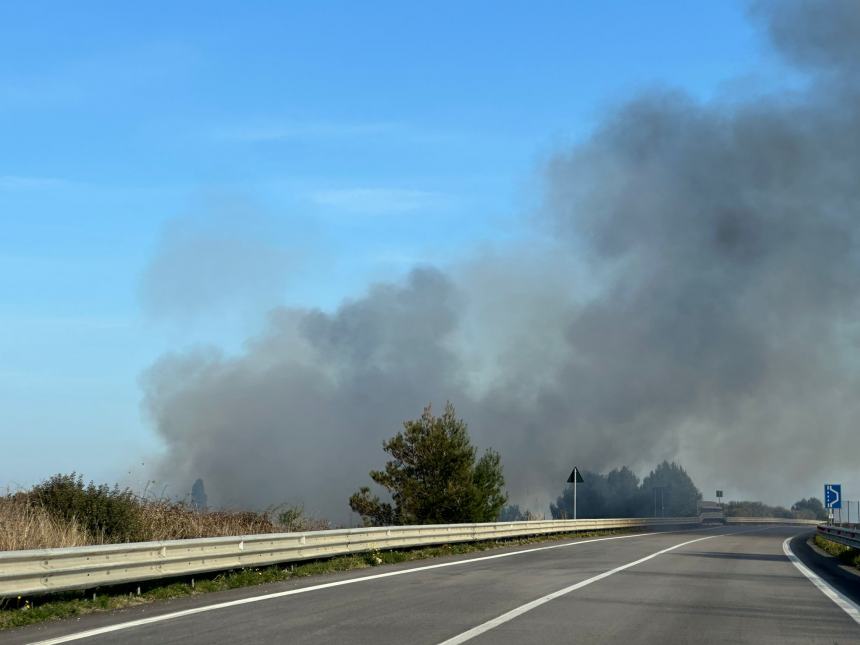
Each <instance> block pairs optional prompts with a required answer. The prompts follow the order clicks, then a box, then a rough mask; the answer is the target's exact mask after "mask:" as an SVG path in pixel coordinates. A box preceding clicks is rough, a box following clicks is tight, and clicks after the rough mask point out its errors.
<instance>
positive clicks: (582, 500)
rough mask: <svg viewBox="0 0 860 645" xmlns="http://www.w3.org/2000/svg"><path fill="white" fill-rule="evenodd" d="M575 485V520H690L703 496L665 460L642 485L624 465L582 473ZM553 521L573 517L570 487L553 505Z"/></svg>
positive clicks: (551, 509) (685, 475) (686, 477)
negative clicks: (624, 518) (654, 517)
mask: <svg viewBox="0 0 860 645" xmlns="http://www.w3.org/2000/svg"><path fill="white" fill-rule="evenodd" d="M582 477H583V480H584V481H583V482H582V483H581V484H578V485H577V489H576V502H577V517H653V516H663V517H692V516H693V515H697V514H698V512H699V511H698V504H699V500H701V499H702V494H701V493H700V492H699V489H698V488H696V485H695V484H694V483H693V480H692V479H690V476H689V475H688V474H687V471H685V470H684V469H683V468H682V467H681V466H679V465H678V464H676V463H674V462H672V463H669V462H668V461H664V462H663V463H661V464H659V465H658V466H657V467H656V468H654V469H653V470H652V471H651V472H650V473H649V474H648V475H647V476H646V477H645V478H644V479H643V480H642V481H641V482H640V481H639V478H638V477H637V476H636V475H635V474H634V473H633V471H631V470H630V469H629V468H627V467H626V466H625V467H623V468H616V469H614V470H612V471H610V472H608V473H606V474H605V475H604V474H603V473H598V472H592V471H586V470H583V471H582ZM550 511H551V512H552V516H553V518H555V519H566V518H571V517H573V486H566V487H565V489H564V491H563V492H562V494H561V495H560V496H559V497H558V499H557V500H556V502H555V504H551V505H550Z"/></svg>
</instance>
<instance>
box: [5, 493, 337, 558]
mask: <svg viewBox="0 0 860 645" xmlns="http://www.w3.org/2000/svg"><path fill="white" fill-rule="evenodd" d="M135 507H136V508H135V513H134V515H135V520H136V525H137V530H136V531H135V537H134V541H139V542H148V541H151V540H181V539H190V538H201V537H225V536H231V535H251V534H257V533H282V532H288V531H318V530H324V529H327V528H330V526H329V524H328V522H326V521H324V520H317V519H313V518H306V517H304V516H303V514H302V513H301V511H300V510H299V511H298V512H296V510H295V509H292V512H291V513H289V514H288V515H287V516H286V517H288V518H289V519H288V523H287V524H284V523H281V522H280V521H279V518H281V517H282V515H281V513H279V512H278V510H279V509H273V510H270V511H268V512H263V513H255V512H251V511H223V510H215V511H203V512H201V511H197V510H194V509H192V508H190V507H188V506H186V505H185V504H182V503H177V502H170V501H166V500H149V499H138V500H137V501H136V503H135ZM110 541H111V540H109V539H106V538H105V536H104V535H92V534H89V533H88V532H87V531H86V530H84V529H83V528H82V527H81V525H80V524H79V523H78V522H77V521H76V520H75V519H72V520H67V519H65V518H60V517H56V516H54V515H52V514H51V513H49V512H48V511H47V510H46V509H45V508H43V507H42V506H41V505H39V504H38V503H36V502H34V500H33V499H32V497H31V496H30V495H28V494H27V493H16V494H13V495H6V496H2V497H0V551H15V550H20V549H45V548H56V547H66V546H83V545H87V544H105V543H109V542H110Z"/></svg>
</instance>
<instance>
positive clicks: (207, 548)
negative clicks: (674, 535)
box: [0, 517, 699, 598]
mask: <svg viewBox="0 0 860 645" xmlns="http://www.w3.org/2000/svg"><path fill="white" fill-rule="evenodd" d="M690 524H699V518H698V517H684V518H669V517H667V518H636V519H591V520H537V521H528V522H495V523H485V524H439V525H422V526H390V527H373V528H358V529H337V530H331V531H311V532H306V533H268V534H260V535H245V536H237V537H220V538H199V539H191V540H168V541H163V542H136V543H130V544H109V545H103V546H82V547H68V548H62V549H37V550H32V551H4V552H0V598H3V597H16V596H25V595H34V594H43V593H50V592H55V591H65V590H71V589H91V588H93V587H101V586H106V585H116V584H125V583H130V582H138V581H142V580H155V579H159V578H172V577H176V576H191V575H194V574H199V573H207V572H212V571H225V570H230V569H242V568H249V567H261V566H267V565H273V564H281V563H285V562H296V561H301V560H313V559H319V558H329V557H333V556H338V555H348V554H352V553H363V552H368V551H377V550H386V549H398V548H411V547H418V546H430V545H438V544H450V543H454V542H475V541H480V540H498V539H504V538H515V537H527V536H534V535H547V534H552V533H570V532H580V531H600V530H611V529H635V528H651V527H655V526H675V525H677V526H681V525H690Z"/></svg>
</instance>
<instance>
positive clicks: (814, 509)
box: [725, 497, 827, 520]
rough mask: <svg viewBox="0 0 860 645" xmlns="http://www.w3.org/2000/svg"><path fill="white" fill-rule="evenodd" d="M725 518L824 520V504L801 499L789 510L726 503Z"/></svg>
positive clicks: (743, 502)
mask: <svg viewBox="0 0 860 645" xmlns="http://www.w3.org/2000/svg"><path fill="white" fill-rule="evenodd" d="M725 514H726V516H727V517H784V518H787V519H795V520H826V519H827V511H826V510H825V509H824V504H822V503H821V500H820V499H818V498H816V497H810V498H808V499H801V500H799V501H797V502H795V503H794V504H793V505H792V506H791V508H790V509H789V508H785V507H784V506H769V505H767V504H763V503H762V502H749V501H741V502H728V503H727V504H726V505H725Z"/></svg>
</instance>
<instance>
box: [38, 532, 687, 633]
mask: <svg viewBox="0 0 860 645" xmlns="http://www.w3.org/2000/svg"><path fill="white" fill-rule="evenodd" d="M693 530H699V529H693ZM665 534H666V533H660V532H654V533H634V534H632V535H615V536H612V537H604V538H592V539H590V540H577V541H575V542H565V543H564V544H552V545H550V546H539V547H535V548H532V549H521V550H520V551H510V552H508V553H497V554H495V555H485V556H481V557H478V558H470V559H467V560H457V561H455V562H440V563H439V564H429V565H425V566H423V567H414V568H412V569H400V570H398V571H388V572H386V573H378V574H375V575H372V576H363V577H361V578H349V579H348V580H338V581H336V582H326V583H324V584H320V585H313V586H312V587H301V588H299V589H291V590H289V591H278V592H275V593H269V594H264V595H262V596H251V597H250V598H240V599H239V600H230V601H227V602H219V603H217V604H214V605H206V606H204V607H195V608H194V609H185V610H183V611H174V612H172V613H169V614H161V615H159V616H151V617H149V618H140V619H138V620H130V621H128V622H125V623H117V624H115V625H107V626H105V627H98V628H95V629H88V630H86V631H83V632H77V633H73V634H66V635H65V636H57V637H56V638H49V639H47V640H42V641H35V642H33V643H30V644H29V645H55V644H57V643H68V642H71V641H76V640H81V639H83V638H91V637H93V636H100V635H101V634H110V633H111V632H118V631H122V630H125V629H132V628H133V627H141V626H143V625H151V624H152V623H160V622H162V621H165V620H173V619H175V618H182V617H183V616H193V615H194V614H202V613H204V612H207V611H215V610H216V609H226V608H228V607H237V606H239V605H246V604H249V603H253V602H260V601H262V600H271V599H273V598H283V597H284V596H294V595H296V594H301V593H308V592H309V591H318V590H320V589H330V588H332V587H340V586H343V585H351V584H355V583H357V582H366V581H368V580H379V579H380V578H390V577H392V576H402V575H406V574H409V573H418V572H421V571H429V570H431V569H442V568H444V567H456V566H458V565H461V564H471V563H472V562H483V561H486V560H496V559H498V558H509V557H511V556H514V555H521V554H523V553H535V552H536V551H549V550H550V549H561V548H564V547H568V546H577V545H578V544H589V543H591V542H606V541H608V540H626V539H629V538H635V537H646V536H652V535H665Z"/></svg>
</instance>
